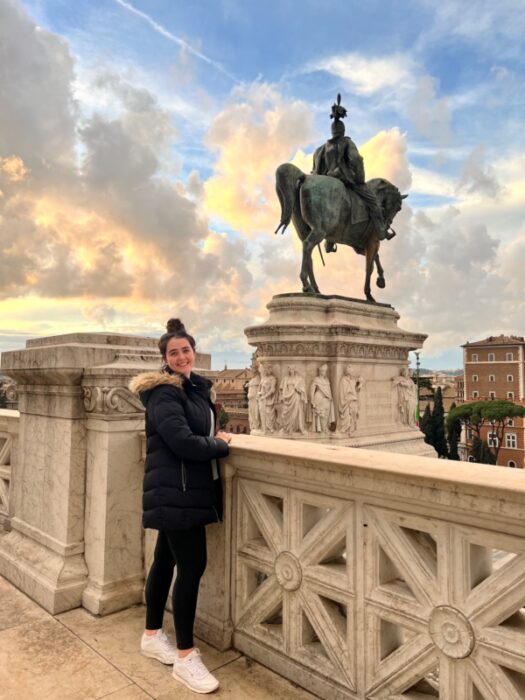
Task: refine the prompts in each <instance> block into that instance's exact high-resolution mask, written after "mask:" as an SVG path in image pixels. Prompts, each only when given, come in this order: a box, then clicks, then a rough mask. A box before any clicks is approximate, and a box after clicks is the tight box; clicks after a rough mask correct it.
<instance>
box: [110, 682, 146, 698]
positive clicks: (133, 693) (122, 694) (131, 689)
mask: <svg viewBox="0 0 525 700" xmlns="http://www.w3.org/2000/svg"><path fill="white" fill-rule="evenodd" d="M101 700H151V695H149V694H148V693H146V692H145V691H144V690H141V689H140V688H139V687H138V685H135V684H134V683H133V684H131V685H128V686H126V687H125V688H122V689H121V690H117V691H116V692H114V693H110V694H109V695H104V697H103V698H101Z"/></svg>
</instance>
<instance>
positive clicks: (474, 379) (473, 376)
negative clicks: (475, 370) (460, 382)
mask: <svg viewBox="0 0 525 700" xmlns="http://www.w3.org/2000/svg"><path fill="white" fill-rule="evenodd" d="M472 381H473V382H477V381H478V375H477V374H473V375H472Z"/></svg>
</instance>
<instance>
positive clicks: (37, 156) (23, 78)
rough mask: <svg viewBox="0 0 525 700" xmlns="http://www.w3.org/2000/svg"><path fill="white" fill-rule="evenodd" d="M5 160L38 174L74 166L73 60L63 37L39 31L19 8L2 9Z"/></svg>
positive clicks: (0, 125)
mask: <svg viewBox="0 0 525 700" xmlns="http://www.w3.org/2000/svg"><path fill="white" fill-rule="evenodd" d="M0 36H1V45H2V60H1V61H0V86H1V94H2V114H1V117H0V156H3V157H6V156H9V155H14V156H17V157H19V158H21V159H22V160H23V162H24V163H25V164H26V167H28V168H30V169H31V170H32V171H33V174H35V172H36V173H38V172H42V171H43V170H46V169H49V164H50V163H56V164H63V165H67V164H70V163H71V162H72V161H73V160H74V143H75V127H76V110H77V106H76V104H75V102H74V100H73V96H72V90H71V82H72V79H73V59H72V57H71V55H70V53H69V50H68V47H67V44H66V43H65V42H64V41H63V40H62V39H60V38H59V37H58V36H56V35H54V34H51V33H49V32H46V31H45V30H43V29H41V28H38V27H36V26H35V24H34V22H33V21H32V20H31V19H30V18H29V17H28V16H27V14H26V12H25V11H24V10H23V8H22V7H21V5H20V4H19V3H18V2H14V1H13V0H7V1H6V2H2V3H0Z"/></svg>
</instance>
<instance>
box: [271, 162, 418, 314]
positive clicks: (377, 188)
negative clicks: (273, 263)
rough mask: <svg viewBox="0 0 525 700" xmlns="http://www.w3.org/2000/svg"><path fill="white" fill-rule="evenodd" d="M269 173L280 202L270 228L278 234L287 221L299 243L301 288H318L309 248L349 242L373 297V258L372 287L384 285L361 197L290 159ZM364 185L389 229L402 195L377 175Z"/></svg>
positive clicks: (316, 290) (373, 232)
mask: <svg viewBox="0 0 525 700" xmlns="http://www.w3.org/2000/svg"><path fill="white" fill-rule="evenodd" d="M275 178H276V190H277V196H278V197H279V202H280V204H281V221H280V223H279V226H278V227H277V229H276V230H275V233H278V232H279V230H281V229H282V230H281V233H284V231H285V229H286V227H287V226H288V224H289V223H290V221H293V224H294V226H295V230H296V231H297V233H298V235H299V238H300V239H301V241H302V243H303V261H302V265H301V275H300V277H301V282H302V283H303V292H312V293H316V294H319V293H320V292H319V287H318V286H317V282H316V281H315V276H314V270H313V262H312V251H313V249H314V248H315V246H316V245H319V244H320V243H321V241H322V240H323V239H326V240H327V241H329V242H331V243H342V244H344V245H349V246H351V247H352V248H353V249H354V250H355V251H356V253H359V254H360V255H365V256H366V279H365V289H364V291H365V295H366V298H367V300H368V301H372V302H373V301H375V299H374V298H373V296H372V294H371V292H370V277H371V275H372V269H373V267H374V263H375V264H376V266H377V272H378V278H377V286H378V287H380V288H381V289H383V288H384V287H385V277H384V271H383V268H382V267H381V263H380V261H379V245H380V239H379V235H378V232H377V231H376V229H375V227H374V226H373V224H372V223H371V222H370V219H369V217H368V213H367V211H366V208H365V205H364V203H363V202H362V200H361V199H360V198H359V197H358V196H357V195H356V194H355V193H354V192H352V191H351V190H347V188H346V187H345V186H344V184H343V183H342V182H341V181H340V180H338V179H337V178H335V177H329V176H327V175H305V173H303V172H302V171H301V170H299V168H297V167H296V166H295V165H292V164H291V163H284V164H283V165H280V166H279V167H278V168H277V171H276V173H275ZM367 184H368V185H369V187H370V189H371V190H373V191H374V193H375V194H376V196H377V199H378V203H379V206H380V207H381V210H382V212H383V219H384V222H385V225H386V228H387V230H391V229H390V227H391V225H392V221H393V220H394V217H395V215H396V214H397V213H398V212H399V211H400V210H401V206H402V203H403V199H404V198H405V197H408V195H406V194H404V195H402V194H401V193H400V192H399V190H398V189H397V187H395V185H393V184H392V183H391V182H388V180H384V179H383V178H375V179H373V180H369V181H368V183H367ZM394 235H395V232H394V231H391V235H390V236H388V237H389V238H391V237H392V236H394ZM319 252H321V249H320V248H319ZM321 257H322V254H321ZM323 262H324V260H323Z"/></svg>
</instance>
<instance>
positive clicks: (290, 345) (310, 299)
mask: <svg viewBox="0 0 525 700" xmlns="http://www.w3.org/2000/svg"><path fill="white" fill-rule="evenodd" d="M267 308H268V310H269V312H270V316H269V318H268V320H267V321H265V322H264V323H263V324H261V325H259V326H250V327H249V328H246V330H245V333H246V336H247V338H248V342H249V343H250V345H253V346H255V348H256V352H257V360H258V362H259V363H260V365H262V366H263V368H262V373H263V375H266V378H265V377H264V376H262V377H261V382H260V383H259V379H258V378H256V380H255V385H254V387H253V390H252V391H250V392H249V397H256V398H250V409H251V410H250V417H251V423H252V424H251V426H250V428H251V432H252V434H254V435H265V436H268V437H279V438H287V439H297V440H312V441H317V442H321V443H330V444H339V445H344V446H350V447H367V448H369V449H377V450H382V451H389V452H401V453H408V454H418V455H426V456H435V452H434V449H433V448H432V447H431V446H430V445H427V444H426V443H425V442H424V440H423V434H422V433H421V431H420V430H419V428H418V427H417V426H416V425H415V420H414V411H415V405H416V400H415V391H414V389H415V387H412V386H411V385H410V382H411V381H412V380H410V382H408V381H407V377H405V376H404V373H405V372H406V369H407V367H408V353H409V352H410V351H411V350H416V349H417V348H420V347H421V346H422V345H423V342H424V340H425V339H426V337H427V336H426V335H423V334H419V333H412V332H410V331H405V330H403V329H401V328H399V327H398V325H397V322H398V320H399V314H398V313H397V312H396V311H395V310H394V309H393V308H392V307H391V306H389V305H386V304H370V303H367V302H364V301H359V300H356V299H350V298H347V297H340V296H324V295H313V294H312V295H310V294H278V295H276V296H274V297H273V299H272V301H271V302H270V303H269V304H268V307H267ZM323 365H326V366H327V370H326V379H327V380H328V382H329V387H330V389H331V394H332V399H333V406H332V409H333V413H332V414H331V416H330V419H329V421H328V422H329V423H330V426H329V428H328V429H326V430H323V429H322V426H320V423H323V420H319V419H316V411H318V409H319V407H318V406H316V405H315V403H316V398H315V391H316V387H315V385H316V384H319V383H320V384H321V385H323V386H325V387H326V386H327V385H328V382H327V381H326V380H325V379H322V380H321V382H319V377H320V375H323V374H324V372H325V370H323V369H320V368H322V366H323ZM290 367H291V368H293V369H289V368H290ZM294 370H295V371H294ZM272 375H273V376H274V377H275V380H272V379H271V376H272ZM345 375H346V376H347V377H348V378H349V379H351V380H353V389H354V392H355V394H354V395H357V397H358V398H357V401H355V400H354V402H353V404H352V407H351V409H349V407H348V406H347V407H346V410H345V405H347V404H348V401H347V400H346V397H348V395H349V392H348V386H349V383H348V379H343V378H344V377H345ZM291 376H293V377H295V379H294V380H293V381H292V380H291V379H290V377H291ZM268 377H270V378H268ZM252 382H253V380H252ZM294 382H295V384H296V385H297V387H298V394H301V393H303V399H304V398H306V399H307V401H308V403H307V404H305V403H304V400H300V401H295V400H294V399H291V401H292V403H293V404H294V405H291V404H290V403H288V405H287V403H286V400H284V401H283V397H284V396H285V395H286V393H287V389H288V390H289V388H290V386H293V385H294ZM323 382H324V384H323ZM272 383H273V385H274V387H275V391H274V394H273V395H271V385H272ZM356 383H357V390H356ZM399 384H401V386H398V385H399ZM403 384H405V385H406V389H404V388H403ZM263 385H264V387H265V388H267V387H270V396H269V397H268V398H267V399H266V404H265V399H264V398H263V393H264V389H263V388H262V387H263ZM301 387H302V388H301ZM312 392H313V393H312ZM410 392H412V396H410ZM288 394H289V395H290V392H289V391H288ZM313 394H314V395H313ZM257 397H258V398H257ZM312 399H313V401H312ZM323 400H324V399H323V398H322V397H321V403H322V401H323ZM272 401H273V408H272V405H271V404H272ZM325 404H326V401H325ZM265 406H266V416H263V417H262V419H261V414H262V413H264V411H265ZM272 410H273V411H274V413H273V416H272V414H271V412H272ZM349 410H350V411H351V412H352V413H353V417H352V418H351V419H350V420H349V419H348V412H349ZM298 412H303V413H304V418H305V424H304V427H305V429H306V432H304V433H303V432H301V431H300V430H299V428H298V424H299V423H298V421H297V420H296V418H295V417H296V416H297V413H298ZM354 418H355V420H354ZM254 419H255V421H257V425H255V426H254V425H253V422H254ZM334 419H335V420H334ZM299 422H300V421H299ZM324 422H325V423H326V420H325V421H324ZM349 422H350V424H351V425H350V426H349ZM265 423H266V425H265ZM268 425H269V426H270V427H268Z"/></svg>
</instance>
